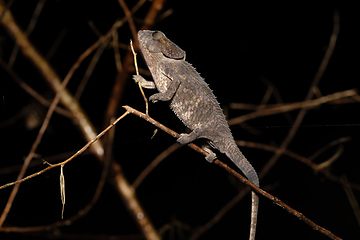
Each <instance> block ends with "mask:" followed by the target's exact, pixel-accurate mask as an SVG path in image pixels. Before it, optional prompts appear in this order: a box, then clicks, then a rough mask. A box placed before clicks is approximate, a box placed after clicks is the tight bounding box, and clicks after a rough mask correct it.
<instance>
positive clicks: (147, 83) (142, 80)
mask: <svg viewBox="0 0 360 240" xmlns="http://www.w3.org/2000/svg"><path fill="white" fill-rule="evenodd" d="M132 78H133V79H134V81H135V82H136V83H140V85H141V86H142V87H143V88H147V89H155V88H156V87H155V83H154V82H152V81H148V80H146V79H145V78H143V77H142V76H141V75H133V77H132Z"/></svg>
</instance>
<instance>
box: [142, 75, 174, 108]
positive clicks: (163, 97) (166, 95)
mask: <svg viewBox="0 0 360 240" xmlns="http://www.w3.org/2000/svg"><path fill="white" fill-rule="evenodd" d="M179 85H180V80H179V79H177V78H174V79H172V81H171V82H170V85H169V87H168V89H167V90H166V92H162V93H156V94H154V95H151V96H150V98H149V100H150V101H153V102H156V101H159V100H160V101H170V100H171V99H172V97H173V96H174V94H175V93H176V91H177V89H178V87H179Z"/></svg>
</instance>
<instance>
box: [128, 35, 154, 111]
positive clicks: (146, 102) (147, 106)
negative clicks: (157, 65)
mask: <svg viewBox="0 0 360 240" xmlns="http://www.w3.org/2000/svg"><path fill="white" fill-rule="evenodd" d="M130 47H131V52H132V54H133V56H134V65H135V70H136V75H139V69H138V64H137V59H136V52H135V50H134V46H133V42H132V40H130ZM138 86H139V89H140V92H141V94H142V96H143V98H144V102H145V114H146V115H148V114H149V103H148V100H147V98H146V96H145V93H144V91H143V89H142V87H141V83H140V82H139V83H138Z"/></svg>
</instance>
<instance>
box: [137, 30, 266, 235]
mask: <svg viewBox="0 0 360 240" xmlns="http://www.w3.org/2000/svg"><path fill="white" fill-rule="evenodd" d="M138 42H139V47H140V51H141V53H142V55H143V57H144V59H145V62H146V65H147V67H148V68H149V70H150V72H151V75H152V78H153V80H154V81H148V80H146V79H145V78H143V77H142V76H141V75H133V79H134V80H135V82H137V83H140V85H141V86H142V87H144V88H147V89H157V90H158V91H159V92H158V93H155V94H153V95H151V96H150V97H149V100H150V101H152V102H156V101H167V102H169V105H170V108H171V109H172V111H173V112H174V113H175V114H176V116H177V117H178V118H179V119H180V120H181V121H182V122H183V123H184V125H185V126H186V127H187V128H189V129H190V130H191V132H190V133H182V134H181V137H179V138H178V139H177V142H179V143H180V144H188V143H190V142H193V141H194V140H196V139H203V140H205V142H206V145H205V146H202V147H203V149H204V150H205V151H207V152H208V153H209V155H208V156H207V157H205V159H206V160H207V161H208V162H210V163H211V162H213V161H214V160H215V159H216V158H217V157H216V154H215V153H214V152H213V151H212V149H217V150H218V151H219V152H221V153H224V154H225V155H226V156H227V157H228V158H230V160H231V161H232V162H233V163H234V164H235V165H236V166H237V167H238V168H239V169H240V170H241V171H242V172H243V173H244V174H245V176H246V177H247V178H248V179H249V180H250V181H251V182H253V183H254V184H255V185H256V186H259V178H258V176H257V173H256V171H255V169H254V168H253V166H252V165H251V164H250V163H249V161H248V160H247V159H246V158H245V156H244V155H243V154H242V153H241V151H240V149H239V148H238V146H237V145H236V143H235V141H234V138H233V136H232V133H231V131H230V128H229V125H228V124H227V121H226V118H225V116H224V113H223V111H222V109H221V107H220V105H219V103H218V101H217V99H216V97H215V95H214V94H213V92H212V90H211V89H210V88H209V86H208V84H207V83H206V82H205V81H204V79H203V78H202V77H201V76H200V74H199V73H198V72H197V71H196V69H195V68H194V67H193V66H192V65H191V64H190V63H188V62H187V61H185V57H186V53H185V51H184V50H182V49H181V48H180V47H179V46H177V45H176V44H175V43H173V42H172V41H170V40H169V39H168V38H167V37H166V36H165V34H164V33H162V32H161V31H150V30H140V31H139V32H138ZM258 205H259V198H258V196H257V195H256V193H255V192H254V191H252V207H251V223H250V235H249V239H250V240H254V239H255V232H256V224H257V215H258Z"/></svg>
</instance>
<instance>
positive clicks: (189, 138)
mask: <svg viewBox="0 0 360 240" xmlns="http://www.w3.org/2000/svg"><path fill="white" fill-rule="evenodd" d="M203 131H204V129H202V131H200V129H199V128H197V129H194V130H193V131H192V132H191V133H181V134H180V135H181V137H179V138H178V139H177V142H178V143H180V144H181V145H184V144H188V143H190V142H193V141H194V140H196V139H197V138H199V137H201V133H202V132H203ZM205 131H206V130H205ZM201 148H202V149H203V150H204V151H205V152H208V153H209V154H210V155H208V156H206V157H205V159H206V161H208V162H210V163H212V162H213V161H214V160H215V159H216V158H217V157H216V154H215V153H214V152H213V151H212V150H211V148H210V146H209V145H208V144H204V145H202V146H201Z"/></svg>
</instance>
